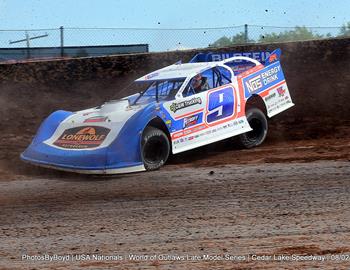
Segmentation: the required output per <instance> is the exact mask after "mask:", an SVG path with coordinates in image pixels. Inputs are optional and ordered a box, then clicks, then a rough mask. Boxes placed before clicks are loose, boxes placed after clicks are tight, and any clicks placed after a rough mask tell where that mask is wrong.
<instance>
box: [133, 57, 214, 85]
mask: <svg viewBox="0 0 350 270" xmlns="http://www.w3.org/2000/svg"><path fill="white" fill-rule="evenodd" d="M218 64H219V62H205V63H185V64H174V65H171V66H167V67H165V68H162V69H159V70H156V71H153V72H151V73H149V74H147V75H145V76H142V77H141V78H139V79H137V80H136V81H137V82H141V81H158V80H166V79H179V78H187V77H188V76H192V75H194V74H197V73H201V72H202V71H204V70H207V69H209V68H211V67H215V66H217V65H218Z"/></svg>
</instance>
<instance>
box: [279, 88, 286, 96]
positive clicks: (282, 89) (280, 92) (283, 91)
mask: <svg viewBox="0 0 350 270" xmlns="http://www.w3.org/2000/svg"><path fill="white" fill-rule="evenodd" d="M277 93H278V96H279V97H283V96H284V94H285V93H286V89H284V88H283V86H281V87H278V88H277Z"/></svg>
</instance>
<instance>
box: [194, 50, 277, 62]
mask: <svg viewBox="0 0 350 270" xmlns="http://www.w3.org/2000/svg"><path fill="white" fill-rule="evenodd" d="M235 56H237V62H242V61H243V62H244V57H249V58H253V59H255V60H257V61H259V62H260V63H262V64H264V65H265V66H266V65H269V64H271V63H272V62H275V61H278V60H279V59H280V56H281V49H279V48H278V49H276V50H274V51H273V52H271V51H255V52H234V51H231V52H227V51H226V52H222V51H221V52H220V51H216V52H201V53H197V54H196V55H195V56H193V57H192V59H191V60H190V61H189V63H200V62H221V61H225V62H229V61H226V60H228V59H229V58H232V57H235ZM231 61H232V60H231ZM237 64H238V63H237Z"/></svg>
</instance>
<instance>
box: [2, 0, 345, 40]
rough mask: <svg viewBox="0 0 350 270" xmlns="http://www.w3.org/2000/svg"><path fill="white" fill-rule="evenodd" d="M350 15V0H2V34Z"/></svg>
mask: <svg viewBox="0 0 350 270" xmlns="http://www.w3.org/2000/svg"><path fill="white" fill-rule="evenodd" d="M349 14H350V1H349V0H332V1H326V0H308V1H307V0H290V1H287V0H284V1H283V0H279V1H276V0H265V1H262V0H239V1H236V0H217V1H212V0H211V1H206V0H187V1H186V0H173V1H166V0H163V1H160V0H159V1H156V0H147V1H141V0H140V1H133V0H119V1H118V0H114V1H112V0H100V1H95V0H90V1H89V0H60V1H57V0H56V1H49V0H0V30H4V29H37V28H58V27H59V26H61V25H63V26H65V27H140V28H143V27H149V28H196V27H221V26H237V25H243V24H250V25H270V26H289V27H293V26H295V25H305V26H314V27H321V26H325V27H339V26H341V25H342V24H343V23H345V22H347V21H350V15H349ZM160 33H161V32H160ZM146 34H147V33H145V34H144V35H146ZM152 35H154V32H152ZM72 36H73V34H72ZM52 38H53V37H52ZM68 38H69V36H67V39H68ZM154 39H162V33H161V34H159V35H158V36H157V35H155V37H154ZM135 41H136V42H137V41H138V40H135ZM35 42H39V41H35ZM72 42H73V41H72ZM102 42H103V41H102ZM106 42H107V41H105V43H106ZM47 43H48V42H47ZM179 43H180V42H179ZM184 46H185V45H184ZM189 46H190V45H189Z"/></svg>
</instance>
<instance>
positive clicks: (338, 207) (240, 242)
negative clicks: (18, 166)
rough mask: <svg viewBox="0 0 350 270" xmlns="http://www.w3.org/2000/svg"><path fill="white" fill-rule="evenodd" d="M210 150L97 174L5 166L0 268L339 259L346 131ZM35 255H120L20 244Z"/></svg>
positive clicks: (348, 231)
mask: <svg viewBox="0 0 350 270" xmlns="http://www.w3.org/2000/svg"><path fill="white" fill-rule="evenodd" d="M214 146H215V147H214V148H216V149H217V148H220V147H222V145H220V144H216V145H214ZM212 148H213V147H211V148H209V149H204V150H203V149H202V150H201V151H202V152H201V154H200V153H198V152H194V153H192V155H183V156H180V158H173V160H171V161H170V165H168V166H166V167H164V168H163V169H162V170H160V171H156V172H149V173H137V174H129V175H123V176H113V177H107V178H101V177H86V176H79V175H78V176H77V175H71V174H65V173H63V174H59V173H52V171H50V170H44V169H39V170H33V171H29V168H31V167H30V166H29V167H27V166H24V167H23V168H22V170H23V172H25V174H26V175H20V174H18V175H16V174H12V177H5V175H4V174H3V175H2V181H1V182H0V207H1V212H0V228H1V229H0V230H1V231H0V243H1V249H0V268H1V269H2V268H5V269H66V268H67V267H68V268H70V269H80V268H84V269H105V268H110V269H113V268H116V267H119V268H120V269H139V268H142V269H198V268H208V269H214V268H215V269H247V268H248V269H249V268H252V269H276V268H279V269H281V268H286V269H310V268H320V269H327V268H328V269H333V268H336V269H349V267H350V258H349V257H346V256H345V257H343V259H345V260H343V261H334V260H333V261H332V260H331V258H333V259H334V258H335V256H337V255H341V254H350V244H349V243H350V208H349V205H350V162H349V159H350V154H349V153H350V151H349V148H350V142H349V141H348V140H345V139H344V140H332V141H327V140H323V141H322V140H317V141H312V140H310V141H306V142H300V141H295V142H288V143H282V142H281V143H274V144H269V143H268V142H267V144H266V145H263V146H261V147H259V148H256V149H251V150H249V151H248V150H234V149H233V150H227V151H222V150H221V151H220V152H218V151H217V152H216V151H215V149H214V150H213V149H212ZM203 151H204V152H206V154H207V155H208V158H205V157H203ZM267 153H269V155H267ZM293 153H294V156H293ZM199 156H202V158H200V157H199ZM191 157H192V158H191ZM225 157H226V158H225ZM238 157H239V158H238ZM272 157H274V159H272ZM301 157H303V158H301ZM190 158H191V159H193V160H192V163H190V164H188V163H187V162H188V160H186V159H190ZM321 159H325V160H321ZM327 159H328V160H327ZM329 159H332V160H336V161H330V160H329ZM313 160H314V161H313ZM310 161H313V162H310ZM227 163H230V164H227ZM8 176H10V175H8ZM45 253H49V254H51V255H53V254H58V255H71V256H72V257H70V258H73V257H74V256H75V255H77V254H78V255H79V254H100V255H117V254H118V255H121V256H124V260H122V261H111V260H109V261H108V260H103V261H98V260H85V261H77V260H74V261H69V262H43V261H35V262H33V261H30V260H21V255H23V254H29V255H39V254H45ZM129 254H139V255H142V254H145V255H153V254H157V255H162V254H163V255H164V254H168V255H179V256H182V255H187V254H188V255H199V256H203V255H205V254H208V255H212V256H215V255H222V256H225V254H229V255H236V256H237V255H245V256H246V258H248V257H247V256H248V254H258V255H273V254H287V255H288V254H289V255H292V254H296V255H320V256H326V257H328V260H326V261H324V262H312V261H298V262H291V261H289V262H288V261H284V262H281V261H271V260H268V261H257V260H253V259H252V258H251V257H250V259H249V260H248V259H246V260H245V261H230V260H229V261H226V260H220V261H217V260H214V259H213V260H209V259H208V260H192V261H191V260H189V261H187V260H185V261H181V260H180V261H176V260H163V259H164V257H158V259H157V260H149V259H148V260H140V261H132V260H128V259H125V257H127V256H129ZM74 258H75V257H74ZM162 258H163V259H162ZM346 259H348V260H346Z"/></svg>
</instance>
